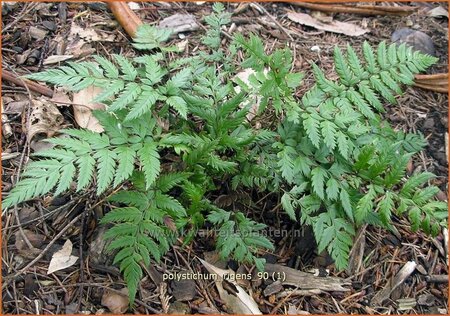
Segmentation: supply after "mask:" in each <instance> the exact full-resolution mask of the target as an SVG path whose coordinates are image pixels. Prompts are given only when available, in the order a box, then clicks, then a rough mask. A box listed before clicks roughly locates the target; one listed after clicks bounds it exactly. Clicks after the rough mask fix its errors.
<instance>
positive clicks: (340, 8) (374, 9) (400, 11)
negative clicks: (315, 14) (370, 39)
mask: <svg viewBox="0 0 450 316" xmlns="http://www.w3.org/2000/svg"><path fill="white" fill-rule="evenodd" d="M289 3H290V4H291V5H294V6H297V7H302V8H306V9H311V10H317V11H322V12H332V13H353V14H361V15H410V14H411V13H414V12H415V11H417V8H416V7H411V6H401V7H386V6H376V5H364V6H350V5H329V4H317V3H305V2H289Z"/></svg>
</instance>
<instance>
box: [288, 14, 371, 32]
mask: <svg viewBox="0 0 450 316" xmlns="http://www.w3.org/2000/svg"><path fill="white" fill-rule="evenodd" d="M287 17H288V19H290V20H291V21H294V22H296V23H299V24H302V25H306V26H311V27H314V28H316V29H318V30H322V31H327V32H332V33H339V34H344V35H348V36H360V35H363V34H365V33H367V32H369V30H368V29H365V28H362V27H359V26H357V25H355V24H352V23H347V22H339V21H332V22H330V23H324V22H321V21H319V20H317V19H315V18H313V17H312V16H310V15H308V14H305V13H299V12H292V11H291V12H288V15H287Z"/></svg>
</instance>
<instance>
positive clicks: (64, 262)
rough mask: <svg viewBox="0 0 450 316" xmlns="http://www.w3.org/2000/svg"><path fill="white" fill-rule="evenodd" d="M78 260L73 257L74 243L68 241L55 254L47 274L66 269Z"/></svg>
mask: <svg viewBox="0 0 450 316" xmlns="http://www.w3.org/2000/svg"><path fill="white" fill-rule="evenodd" d="M77 260H78V257H77V256H73V255H72V242H71V241H70V240H69V239H67V241H66V242H65V243H64V245H63V247H62V248H61V249H60V250H58V251H57V252H55V253H54V254H53V256H52V260H50V264H49V266H48V271H47V274H51V273H54V272H56V271H59V270H63V269H66V268H68V267H70V266H72V265H73V264H74V263H75V262H77Z"/></svg>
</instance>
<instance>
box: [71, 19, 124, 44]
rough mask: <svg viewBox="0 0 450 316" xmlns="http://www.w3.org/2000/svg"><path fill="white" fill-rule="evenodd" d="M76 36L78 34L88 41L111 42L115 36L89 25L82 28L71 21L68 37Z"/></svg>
mask: <svg viewBox="0 0 450 316" xmlns="http://www.w3.org/2000/svg"><path fill="white" fill-rule="evenodd" d="M76 36H79V37H80V38H82V39H84V40H86V41H88V42H98V41H104V42H113V41H115V39H116V37H115V36H114V35H112V34H105V33H102V32H98V31H96V30H94V29H93V28H90V27H89V28H84V27H81V26H79V25H78V24H76V23H75V22H73V23H72V25H71V27H70V35H69V37H71V38H75V37H76Z"/></svg>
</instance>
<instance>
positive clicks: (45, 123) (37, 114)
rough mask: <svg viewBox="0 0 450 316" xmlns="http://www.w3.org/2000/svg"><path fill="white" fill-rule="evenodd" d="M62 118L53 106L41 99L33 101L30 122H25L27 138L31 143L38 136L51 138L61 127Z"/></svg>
mask: <svg viewBox="0 0 450 316" xmlns="http://www.w3.org/2000/svg"><path fill="white" fill-rule="evenodd" d="M63 122H64V117H63V116H62V114H61V113H60V112H59V110H58V108H57V107H56V105H55V104H53V103H51V102H49V101H48V100H47V99H45V98H43V97H41V98H40V99H38V100H33V106H32V110H31V114H30V120H29V121H28V122H27V138H28V141H30V142H31V140H32V139H33V137H34V136H35V135H38V134H45V135H46V137H52V136H53V135H54V134H55V133H56V132H57V131H58V130H59V129H60V128H61V126H62V124H63Z"/></svg>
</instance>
